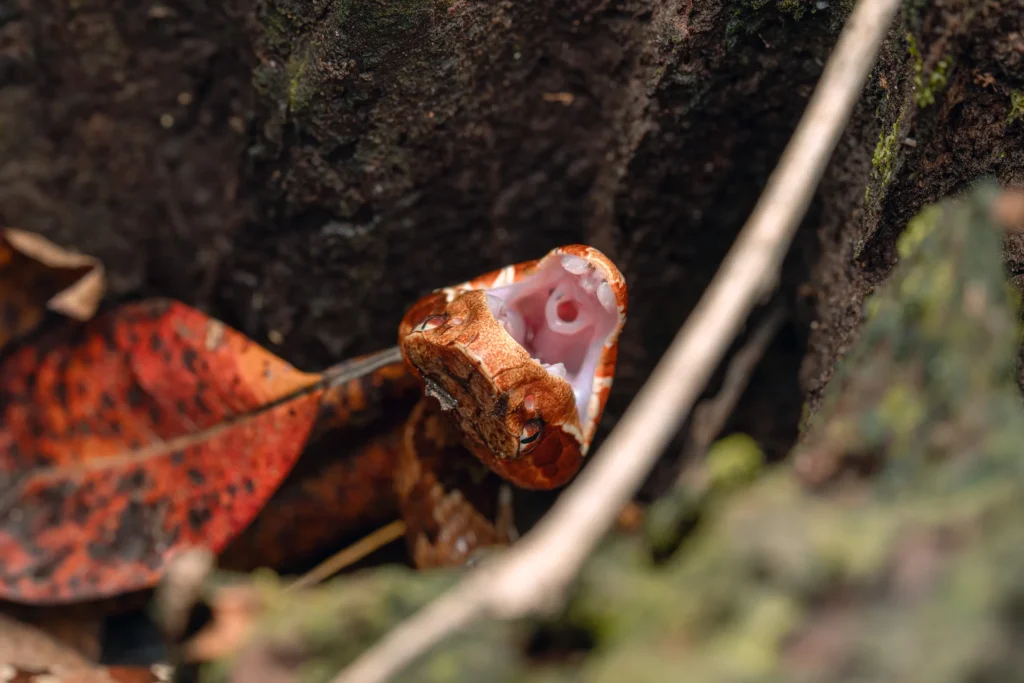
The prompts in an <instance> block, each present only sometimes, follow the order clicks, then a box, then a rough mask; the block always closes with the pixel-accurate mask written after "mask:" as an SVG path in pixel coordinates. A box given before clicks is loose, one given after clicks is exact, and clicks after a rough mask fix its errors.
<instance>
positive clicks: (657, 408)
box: [332, 0, 899, 683]
mask: <svg viewBox="0 0 1024 683" xmlns="http://www.w3.org/2000/svg"><path fill="white" fill-rule="evenodd" d="M898 6H899V0H859V2H858V3H857V5H856V6H855V7H854V9H853V12H852V13H851V15H850V18H849V20H848V21H847V23H846V26H845V27H844V28H843V32H842V34H841V35H840V36H839V41H838V42H837V44H836V47H835V50H834V51H833V53H832V55H831V57H830V58H829V61H828V64H826V66H825V71H824V73H823V74H822V77H821V81H820V82H819V83H818V86H817V88H816V89H815V92H814V95H813V96H812V97H811V101H810V103H809V104H808V107H807V111H806V112H805V113H804V116H803V118H802V119H801V120H800V124H799V126H798V127H797V130H796V132H795V133H794V135H793V137H792V138H791V139H790V141H789V144H788V145H787V146H786V150H785V152H784V153H783V155H782V158H781V159H780V161H779V165H778V168H776V170H775V172H774V173H773V174H772V176H771V178H769V180H768V186H767V187H766V188H765V191H764V193H763V194H762V195H761V197H760V199H759V200H758V203H757V206H756V207H755V208H754V212H753V214H752V215H751V216H750V219H749V220H748V221H747V224H746V225H745V226H744V228H743V230H742V232H741V233H740V235H739V238H738V239H737V240H736V243H735V244H734V245H733V247H732V249H731V250H730V252H729V254H728V255H727V256H726V258H725V261H724V262H723V263H722V266H721V267H720V268H719V271H718V273H717V274H716V275H715V279H714V280H713V281H712V283H711V285H710V286H709V287H708V289H707V291H706V292H705V293H704V296H703V297H702V298H701V300H700V302H699V303H698V304H697V307H696V309H694V311H693V313H692V314H691V315H690V317H689V319H687V321H686V324H685V325H684V326H683V328H682V329H681V330H680V331H679V333H678V334H677V335H676V338H675V340H674V341H673V342H672V346H671V347H669V349H668V351H667V352H666V353H665V355H664V357H662V359H661V361H660V362H659V363H658V366H657V367H656V368H655V369H654V372H653V373H652V374H651V377H650V379H649V380H648V381H647V383H646V384H645V385H644V387H643V388H642V389H641V390H640V391H639V393H637V395H636V398H634V400H633V402H632V403H631V404H630V406H629V408H628V409H627V410H626V413H625V414H624V415H623V416H622V418H621V420H620V421H619V424H618V426H617V427H616V428H615V429H614V430H613V431H612V433H611V434H610V435H609V436H608V438H607V439H606V440H605V442H604V445H603V446H602V447H601V449H600V450H599V451H598V452H597V453H596V454H595V455H594V456H593V460H594V461H593V462H592V463H591V464H590V466H589V467H587V468H586V469H585V470H584V471H583V472H582V473H581V474H580V476H579V477H578V478H577V480H576V482H575V483H573V485H572V486H571V487H570V488H569V490H568V491H567V492H566V493H565V494H564V495H562V497H561V498H560V499H559V501H558V502H557V503H556V504H555V506H554V507H552V509H551V510H550V511H549V512H548V514H547V515H546V516H545V517H544V518H543V519H541V521H540V522H539V523H538V524H537V526H536V527H534V529H533V530H532V531H531V532H530V533H528V534H527V535H526V536H524V537H523V539H522V540H521V541H519V543H517V544H516V545H515V546H514V547H513V548H512V549H511V550H510V551H508V552H507V553H505V554H503V555H501V556H498V557H496V558H492V559H491V560H490V561H485V562H483V563H482V564H481V565H480V566H479V567H478V568H477V569H476V570H474V571H472V572H471V573H470V574H469V575H468V576H467V577H466V578H465V579H463V581H462V582H461V583H459V584H458V585H457V586H456V587H455V588H453V589H452V590H450V591H448V592H447V593H445V594H444V595H442V596H441V597H439V598H438V599H436V600H435V601H434V602H432V603H430V604H429V605H427V606H426V607H425V608H423V609H422V610H420V611H419V612H417V613H416V614H414V615H413V616H412V617H410V618H409V619H407V620H406V621H404V622H402V623H401V624H399V625H398V626H396V627H395V628H393V629H392V630H391V631H390V632H389V633H388V634H387V635H386V636H385V637H384V638H383V639H382V640H381V641H380V642H379V643H377V644H376V645H375V646H374V647H372V648H370V649H369V650H368V651H367V652H365V653H363V655H362V656H360V657H359V658H358V659H356V661H355V662H353V663H352V664H350V665H349V666H348V668H346V669H345V670H344V671H342V672H341V673H340V674H339V675H338V676H337V677H336V678H335V679H334V680H333V682H332V683H382V682H383V681H386V680H388V679H389V678H390V677H391V676H393V675H394V674H396V673H398V672H399V671H401V670H403V669H404V668H405V667H407V666H408V665H409V664H410V663H412V662H413V661H414V660H415V659H417V658H418V657H420V656H422V655H423V654H424V653H425V652H427V651H428V650H429V649H430V648H431V647H433V646H435V645H437V644H438V643H439V642H441V641H442V640H444V639H445V638H447V637H448V636H450V635H451V634H452V633H454V632H455V631H457V630H459V629H462V628H465V627H466V626H467V625H468V624H470V623H471V622H473V621H474V620H476V619H479V618H482V617H486V616H493V617H498V618H516V617H521V616H524V615H527V614H531V613H534V614H544V613H551V612H552V611H554V610H557V609H559V608H560V607H561V606H562V604H563V600H564V595H565V589H566V587H567V586H568V584H569V582H570V581H572V579H573V578H574V577H575V576H576V574H577V572H578V571H579V568H580V566H581V565H582V564H583V562H584V560H585V559H586V558H587V556H588V555H589V554H590V553H591V551H592V550H593V548H594V546H595V545H596V544H597V543H598V541H600V539H601V538H602V537H603V536H604V534H605V533H606V531H607V530H608V529H609V527H610V526H611V525H612V523H613V522H614V521H615V517H616V515H617V514H618V512H619V510H620V509H621V508H622V506H623V505H624V504H625V503H626V502H627V501H628V500H629V499H630V497H631V496H632V494H633V492H634V491H635V490H636V488H637V486H639V484H640V483H641V482H642V481H643V478H644V477H645V476H646V473H647V472H648V471H649V469H650V467H651V465H652V464H653V463H654V461H655V460H656V459H657V457H658V455H659V454H660V452H661V450H662V449H663V448H664V446H665V444H667V443H668V441H669V440H670V439H671V438H672V435H673V434H674V432H675V430H676V428H677V425H678V424H679V422H680V420H681V419H682V418H683V417H685V415H686V413H687V411H689V409H690V408H691V407H692V405H693V402H694V401H695V400H696V398H697V396H698V394H699V392H700V390H701V388H702V387H703V386H704V384H705V383H706V382H707V380H708V378H709V376H710V375H711V373H712V371H713V370H714V368H715V366H716V365H717V363H718V362H719V361H720V360H721V358H722V356H723V355H724V353H725V351H726V349H727V347H728V345H729V344H730V343H731V341H732V339H734V338H735V336H736V334H737V333H738V332H739V330H740V328H741V327H742V325H743V322H744V320H746V317H747V315H748V314H749V313H750V311H751V310H752V309H753V307H754V306H755V305H756V304H757V302H758V300H759V299H760V298H761V297H762V296H764V295H765V294H766V293H768V292H769V291H771V290H772V289H773V288H774V286H775V284H776V282H777V279H778V273H779V269H780V268H781V265H782V260H783V257H784V256H785V253H786V251H787V250H788V248H789V244H790V242H791V241H792V239H793V234H794V233H795V232H796V229H797V226H798V225H799V223H800V220H801V219H802V218H803V216H804V214H805V213H806V211H807V206H808V204H809V203H810V201H811V197H812V196H813V194H814V190H815V187H816V185H817V182H818V180H819V179H820V178H821V174H822V173H823V172H824V169H825V166H826V164H827V162H828V159H829V157H830V156H831V154H832V152H833V150H834V149H835V146H836V143H837V141H838V139H839V136H840V134H841V133H842V130H843V128H844V126H845V125H846V122H847V121H848V120H849V117H850V112H851V111H852V110H853V106H854V104H855V103H856V101H857V99H858V97H859V95H860V91H861V88H862V86H863V84H864V81H865V79H866V78H867V75H868V72H869V69H870V68H871V64H872V63H873V62H874V59H875V55H876V54H877V52H878V48H879V45H880V44H881V41H882V38H883V36H884V35H885V32H886V30H887V28H888V26H889V24H890V22H891V21H892V17H893V14H894V13H895V11H896V9H897V7H898Z"/></svg>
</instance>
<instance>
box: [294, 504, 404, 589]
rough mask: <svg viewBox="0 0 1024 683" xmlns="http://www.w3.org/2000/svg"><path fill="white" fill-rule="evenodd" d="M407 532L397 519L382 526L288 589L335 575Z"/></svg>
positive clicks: (301, 586)
mask: <svg viewBox="0 0 1024 683" xmlns="http://www.w3.org/2000/svg"><path fill="white" fill-rule="evenodd" d="M403 534H405V522H403V521H401V520H397V521H394V522H391V523H390V524H388V525H386V526H382V527H381V528H379V529H377V530H376V531H374V532H373V533H371V534H367V535H366V536H363V537H362V538H361V539H359V540H358V541H356V542H355V543H353V544H352V545H350V546H348V547H347V548H342V549H341V550H340V551H338V552H336V553H335V554H333V555H331V556H330V557H328V558H327V559H326V560H324V561H323V562H321V563H320V564H318V565H317V566H315V567H313V568H312V569H310V570H309V571H308V572H306V573H305V574H303V575H302V576H300V577H299V578H297V579H295V581H293V582H292V583H290V584H289V585H288V588H287V589H286V590H289V591H293V590H299V589H301V588H306V587H308V586H312V585H314V584H318V583H320V582H321V581H323V580H325V579H328V578H330V577H331V576H334V575H335V574H337V573H338V572H340V571H341V570H342V569H344V568H345V567H347V566H349V565H350V564H352V563H354V562H358V561H359V560H361V559H363V558H364V557H366V556H367V555H369V554H370V553H372V552H373V551H375V550H377V549H378V548H382V547H384V546H386V545H387V544H388V543H391V541H394V540H397V539H399V538H401V537H402V535H403Z"/></svg>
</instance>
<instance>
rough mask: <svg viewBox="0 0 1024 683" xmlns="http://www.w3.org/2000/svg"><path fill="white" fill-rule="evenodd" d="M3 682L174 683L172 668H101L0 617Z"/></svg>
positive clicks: (35, 631)
mask: <svg viewBox="0 0 1024 683" xmlns="http://www.w3.org/2000/svg"><path fill="white" fill-rule="evenodd" d="M0 681H5V682H8V681H9V682H10V683H159V682H162V681H170V668H169V667H166V666H154V667H123V666H119V667H105V666H99V665H97V664H93V663H92V662H90V661H89V660H87V659H85V658H84V657H82V656H81V655H80V654H78V653H77V652H75V651H74V650H71V649H70V648H67V647H65V646H63V645H61V644H60V643H58V642H56V641H54V640H53V639H52V638H50V637H49V636H48V635H46V634H45V633H44V632H42V631H41V630H39V629H37V628H35V627H33V626H29V625H28V624H24V623H22V622H20V621H17V620H15V619H11V618H10V617H7V616H5V615H3V614H0Z"/></svg>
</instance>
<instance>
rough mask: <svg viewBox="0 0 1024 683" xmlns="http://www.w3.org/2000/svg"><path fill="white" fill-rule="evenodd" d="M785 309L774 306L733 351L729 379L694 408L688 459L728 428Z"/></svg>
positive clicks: (783, 316)
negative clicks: (745, 341) (728, 422)
mask: <svg viewBox="0 0 1024 683" xmlns="http://www.w3.org/2000/svg"><path fill="white" fill-rule="evenodd" d="M785 313H786V309H785V307H784V306H783V305H782V304H778V305H776V306H775V308H773V309H772V311H771V313H769V314H768V317H767V318H765V319H764V320H762V321H761V324H760V325H758V327H757V329H756V330H755V331H754V334H752V335H751V336H750V339H748V340H747V343H746V344H744V345H743V348H741V349H740V350H739V351H737V352H736V353H735V354H733V357H732V359H730V361H729V367H728V368H726V371H725V379H723V380H722V388H721V389H719V390H718V393H717V394H715V395H714V396H712V397H711V398H708V399H705V400H703V401H701V402H700V403H698V404H697V406H696V407H695V408H694V409H693V420H691V424H692V425H693V426H692V427H691V428H690V440H689V444H687V447H686V450H685V454H684V456H683V460H684V461H686V462H690V461H693V460H695V459H697V458H699V457H700V456H701V455H702V454H703V453H705V452H706V451H707V450H708V448H709V447H710V446H711V442H712V441H714V440H715V438H716V437H717V436H718V435H719V434H720V433H721V432H722V429H724V428H725V423H726V421H727V420H728V419H729V416H730V415H732V412H733V410H734V409H735V408H736V404H737V403H739V400H740V397H741V396H743V392H744V390H746V388H747V385H748V384H749V383H750V377H751V375H753V374H754V370H755V369H756V368H757V364H758V363H759V362H761V358H762V357H763V356H764V354H765V351H767V350H768V345H769V344H771V342H772V339H774V338H775V334H776V333H777V332H778V331H779V327H781V326H782V321H783V319H784V318H785Z"/></svg>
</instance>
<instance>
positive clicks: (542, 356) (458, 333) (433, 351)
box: [399, 245, 627, 489]
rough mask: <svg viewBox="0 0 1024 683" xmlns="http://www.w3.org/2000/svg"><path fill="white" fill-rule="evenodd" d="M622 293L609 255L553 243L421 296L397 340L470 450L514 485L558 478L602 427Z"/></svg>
mask: <svg viewBox="0 0 1024 683" xmlns="http://www.w3.org/2000/svg"><path fill="white" fill-rule="evenodd" d="M626 303H627V298H626V283H625V280H624V279H623V277H622V274H621V273H620V272H619V270H618V269H617V268H616V267H615V265H614V264H613V263H612V262H611V261H610V260H609V259H608V258H607V257H606V256H605V255H604V254H602V253H601V252H599V251H598V250H596V249H594V248H592V247H587V246H582V245H571V246H566V247H559V248H558V249H555V250H553V251H551V252H550V253H548V254H547V255H546V256H545V257H544V258H542V259H539V260H536V261H529V262H526V263H521V264H519V265H516V266H508V267H506V268H503V269H501V270H499V271H495V272H493V273H488V274H487V275H483V276H480V277H478V278H476V279H474V280H470V281H469V282H466V283H463V284H461V285H457V286H455V287H447V288H445V289H441V290H438V291H436V292H434V293H432V294H430V295H428V296H426V297H424V298H422V299H420V300H419V301H418V302H417V303H416V304H415V305H414V306H413V307H412V308H411V309H410V310H409V312H408V313H406V315H405V317H404V318H403V320H402V324H401V325H400V327H399V345H400V346H401V348H402V353H403V355H404V357H405V359H406V362H407V363H408V364H409V365H410V366H411V367H412V369H413V371H414V372H415V373H416V374H417V375H418V376H419V377H420V378H421V379H422V380H423V383H424V386H425V388H426V393H427V394H428V395H431V396H434V397H435V398H437V399H438V401H439V402H440V403H441V407H442V408H444V409H445V410H448V411H451V414H452V415H453V416H455V419H456V420H457V422H458V425H459V428H460V429H461V431H462V434H463V442H464V443H465V445H466V447H467V448H468V449H469V450H470V451H472V452H473V454H474V455H475V456H476V457H477V458H479V459H480V460H481V461H482V462H483V463H484V464H485V465H487V466H488V467H490V468H491V469H492V470H493V471H495V472H496V473H497V474H499V475H500V476H502V477H504V478H505V479H506V480H508V481H510V482H512V483H514V484H516V485H517V486H520V487H523V488H532V489H541V488H553V487H556V486H561V485H562V484H564V483H566V482H567V481H568V480H569V479H571V478H572V476H573V475H575V474H576V472H577V471H578V470H579V468H580V465H581V464H582V460H583V456H584V455H586V452H587V449H588V448H589V446H590V442H591V441H592V440H593V438H594V434H595V432H596V431H597V424H598V422H599V420H600V418H601V414H602V413H603V412H604V406H605V402H606V401H607V399H608V394H609V391H610V389H611V384H612V375H613V374H614V371H615V361H616V355H617V350H618V338H619V333H620V332H621V330H622V326H623V324H624V323H625V319H626Z"/></svg>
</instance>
